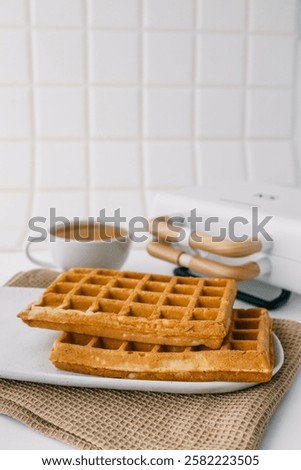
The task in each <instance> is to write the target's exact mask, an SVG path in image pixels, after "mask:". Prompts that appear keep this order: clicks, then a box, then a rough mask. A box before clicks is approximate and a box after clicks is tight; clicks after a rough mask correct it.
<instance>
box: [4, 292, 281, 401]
mask: <svg viewBox="0 0 301 470" xmlns="http://www.w3.org/2000/svg"><path fill="white" fill-rule="evenodd" d="M2 288H4V289H5V290H7V289H8V288H9V289H11V287H8V286H3V287H1V289H2ZM1 289H0V290H1ZM15 289H22V290H23V289H35V290H37V289H38V288H18V287H15ZM15 289H14V290H15ZM41 290H43V289H41ZM272 335H273V336H272V337H273V347H274V357H275V364H274V367H273V373H272V377H274V376H275V375H276V374H277V373H278V372H279V370H280V369H281V367H282V365H283V362H284V350H283V347H282V344H281V341H280V340H279V338H278V336H277V335H276V334H275V333H274V332H272ZM45 360H48V354H47V352H46V354H45ZM53 367H54V366H53ZM0 378H2V379H10V380H16V381H25V382H33V383H40V384H45V385H46V384H50V385H58V386H66V387H78V388H95V389H111V390H123V391H126V390H127V391H143V392H157V393H172V394H200V395H201V394H216V393H231V392H235V391H239V390H244V389H247V388H251V387H254V386H256V385H260V383H257V382H230V381H229V382H227V381H211V382H183V381H181V382H180V381H163V380H162V381H161V380H137V379H119V378H110V377H99V376H93V375H86V374H78V373H74V372H68V371H63V370H59V369H56V368H54V370H53V372H51V373H49V372H44V373H43V372H34V373H28V372H26V371H25V372H24V373H22V372H17V373H14V372H13V373H11V372H9V371H2V370H1V369H0ZM267 383H268V382H267Z"/></svg>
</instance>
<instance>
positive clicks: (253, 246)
mask: <svg viewBox="0 0 301 470" xmlns="http://www.w3.org/2000/svg"><path fill="white" fill-rule="evenodd" d="M168 220H170V218H169V217H168V216H160V217H155V218H153V219H151V220H150V221H149V231H150V233H152V234H153V235H155V236H156V237H158V239H159V240H161V241H162V242H170V243H177V242H180V241H181V240H180V236H181V232H180V229H178V228H177V226H176V225H174V224H171V223H168ZM216 238H217V237H212V236H211V235H208V234H207V233H205V232H195V233H192V234H191V235H190V237H189V239H188V244H189V246H190V247H191V248H194V249H197V250H203V251H207V252H208V253H214V254H216V255H220V256H228V257H230V258H240V257H244V256H249V255H252V254H254V253H258V252H260V251H261V250H262V248H263V246H262V242H261V241H260V240H253V239H251V238H248V239H247V240H245V241H241V242H239V241H232V240H228V239H227V240H221V241H218V240H217V239H216Z"/></svg>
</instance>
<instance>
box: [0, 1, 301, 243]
mask: <svg viewBox="0 0 301 470" xmlns="http://www.w3.org/2000/svg"><path fill="white" fill-rule="evenodd" d="M300 24H301V22H300V1H299V0H87V1H84V0H0V220H1V231H0V249H2V250H18V249H20V248H22V246H23V245H24V241H25V239H26V236H27V231H28V229H27V224H28V220H29V218H30V217H32V216H36V215H38V216H45V217H49V208H50V207H55V208H56V209H57V214H58V215H64V216H66V217H72V216H80V217H86V216H88V215H92V216H97V215H98V211H99V210H100V209H101V208H103V207H106V209H107V213H110V212H111V213H112V212H113V210H114V209H115V208H118V207H120V208H121V210H122V212H123V214H125V215H127V216H128V217H131V216H134V215H147V214H148V213H149V208H150V205H151V200H152V197H153V196H154V194H155V193H156V192H157V191H158V190H164V189H171V188H180V187H184V186H189V185H195V184H202V183H204V182H206V183H210V182H212V183H213V184H218V182H219V181H221V180H223V179H229V180H232V181H233V182H235V181H237V180H249V181H265V182H270V183H276V184H280V185H284V186H298V185H300V184H301V170H300V168H301V164H300V162H301V49H300V45H299V44H300V42H298V39H299V37H300V30H301V28H300ZM298 25H299V29H298Z"/></svg>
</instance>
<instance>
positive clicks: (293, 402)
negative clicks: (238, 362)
mask: <svg viewBox="0 0 301 470" xmlns="http://www.w3.org/2000/svg"><path fill="white" fill-rule="evenodd" d="M39 256H40V257H43V256H44V253H43V252H41V253H39ZM0 266H1V268H0V285H2V284H3V283H4V282H5V281H7V280H8V279H9V278H10V277H12V276H13V275H14V274H15V273H17V272H18V271H25V270H28V269H34V268H37V266H35V265H33V264H32V263H31V262H30V261H28V260H27V259H26V256H25V254H24V253H23V252H22V253H21V252H2V253H0ZM124 269H127V270H133V271H145V272H157V273H166V274H171V273H172V269H173V266H172V265H171V264H169V263H165V262H159V261H158V260H156V259H154V258H151V257H150V256H149V255H147V253H145V252H144V251H143V250H132V252H131V254H130V256H129V258H128V260H127V262H126V264H125V266H124ZM237 306H247V304H243V303H242V302H237ZM271 315H272V316H273V317H274V318H287V319H291V320H298V321H301V296H293V297H292V299H291V300H290V302H289V303H288V304H287V305H286V306H284V307H282V308H281V309H279V310H276V311H274V312H271ZM300 394H301V373H300V371H299V373H298V375H297V377H296V379H295V381H294V383H293V385H292V387H291V389H290V390H289V392H288V393H287V394H286V396H285V397H284V399H283V400H282V402H281V404H280V406H279V407H278V409H277V411H276V412H275V414H274V415H273V417H272V419H271V421H270V424H269V426H268V429H267V431H266V433H265V435H264V437H263V440H262V443H261V447H260V448H261V449H290V450H293V449H298V450H300V449H301V440H300V422H301V399H300ZM0 436H1V440H0V449H46V450H51V449H52V450H63V449H71V447H70V446H68V445H66V444H64V443H62V442H59V441H56V440H54V439H50V438H48V437H45V436H43V435H41V434H39V433H37V432H35V431H33V430H31V429H29V428H27V427H26V426H24V425H23V424H21V423H19V422H18V421H16V420H14V419H12V418H9V417H7V416H3V415H0Z"/></svg>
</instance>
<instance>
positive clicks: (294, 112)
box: [290, 1, 301, 187]
mask: <svg viewBox="0 0 301 470" xmlns="http://www.w3.org/2000/svg"><path fill="white" fill-rule="evenodd" d="M296 8H297V14H296V20H295V28H296V30H295V41H294V58H295V61H294V68H293V83H292V90H291V128H292V130H291V139H290V140H291V154H292V159H293V166H294V169H295V172H294V175H295V176H294V178H295V180H294V185H295V186H297V187H298V186H300V184H301V168H300V160H299V158H298V157H299V155H298V146H297V138H298V127H297V126H298V95H299V90H298V78H299V80H300V78H301V77H298V75H299V72H300V69H301V67H300V64H299V61H300V59H299V56H300V58H301V54H300V53H299V49H300V44H301V39H300V37H299V34H298V21H299V19H300V17H301V4H300V1H298V2H297V6H296ZM300 90H301V87H300ZM294 98H295V99H294ZM299 108H300V106H299Z"/></svg>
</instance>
